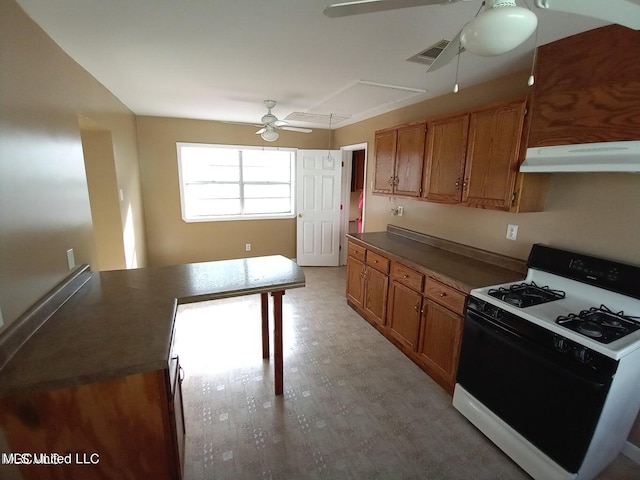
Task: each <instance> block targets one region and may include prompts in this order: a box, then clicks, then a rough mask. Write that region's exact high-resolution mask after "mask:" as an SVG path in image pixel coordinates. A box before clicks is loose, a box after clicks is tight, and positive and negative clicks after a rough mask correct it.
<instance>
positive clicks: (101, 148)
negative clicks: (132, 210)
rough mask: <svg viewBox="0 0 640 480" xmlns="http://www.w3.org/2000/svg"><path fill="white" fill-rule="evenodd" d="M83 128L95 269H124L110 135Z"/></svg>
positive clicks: (96, 129)
mask: <svg viewBox="0 0 640 480" xmlns="http://www.w3.org/2000/svg"><path fill="white" fill-rule="evenodd" d="M82 124H83V122H82V121H81V122H80V128H81V133H80V137H81V139H82V152H83V155H84V166H85V170H86V172H87V185H88V188H89V203H90V205H91V219H92V221H93V222H92V223H93V235H94V240H95V248H96V262H97V269H98V270H113V269H117V268H125V267H126V264H125V256H124V243H123V242H122V238H123V232H122V219H121V216H120V205H119V204H120V202H119V199H118V188H117V185H118V181H117V176H116V168H115V162H114V159H113V147H112V145H113V143H112V139H111V132H109V131H108V130H102V129H99V128H87V127H84V126H83V125H82Z"/></svg>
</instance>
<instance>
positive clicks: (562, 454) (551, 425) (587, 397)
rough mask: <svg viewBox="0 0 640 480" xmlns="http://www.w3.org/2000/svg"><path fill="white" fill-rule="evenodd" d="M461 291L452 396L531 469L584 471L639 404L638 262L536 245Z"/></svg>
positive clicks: (568, 475)
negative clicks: (524, 258)
mask: <svg viewBox="0 0 640 480" xmlns="http://www.w3.org/2000/svg"><path fill="white" fill-rule="evenodd" d="M527 264H528V266H529V270H528V272H527V277H526V278H525V279H524V280H523V281H521V282H513V283H507V284H504V285H494V286H491V287H484V288H478V289H475V290H472V291H471V294H470V296H469V298H468V301H467V308H466V314H465V325H464V334H463V342H462V351H461V356H460V366H459V370H458V378H457V384H456V389H455V393H454V402H453V403H454V406H455V407H456V408H457V409H458V410H460V411H461V412H462V413H463V415H465V416H466V417H467V418H468V419H469V420H470V421H471V422H472V423H473V424H474V425H476V427H478V428H479V429H480V430H481V431H482V432H483V433H485V435H487V436H488V437H489V438H490V439H491V440H492V441H494V443H496V444H497V445H498V446H499V447H500V448H502V449H503V450H504V451H505V453H507V454H508V455H509V456H511V457H512V458H513V459H514V461H516V463H518V464H519V465H520V466H521V467H522V468H523V469H524V470H525V471H527V472H528V473H529V474H530V475H531V476H533V477H534V478H536V479H544V480H548V479H555V478H557V479H563V480H568V479H576V478H579V479H591V478H593V477H595V476H596V475H597V474H598V472H600V471H601V470H602V469H603V468H605V467H606V466H607V465H608V464H609V463H610V462H611V461H612V460H613V459H614V458H615V457H616V456H617V455H618V454H619V452H620V451H621V449H622V448H623V446H624V444H625V442H626V438H627V436H628V434H629V431H630V429H631V427H632V426H633V422H634V420H635V418H636V415H637V414H638V410H639V409H640V267H636V266H632V265H626V264H621V263H619V262H613V261H609V260H604V259H601V258H596V257H591V256H588V255H582V254H578V253H573V252H568V251H564V250H559V249H555V248H551V247H547V246H544V245H534V246H533V248H532V251H531V254H530V255H529V260H528V262H527Z"/></svg>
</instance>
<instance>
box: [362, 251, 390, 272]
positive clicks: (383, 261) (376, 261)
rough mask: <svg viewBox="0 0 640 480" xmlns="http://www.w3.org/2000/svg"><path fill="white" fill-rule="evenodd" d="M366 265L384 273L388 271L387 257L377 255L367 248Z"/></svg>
mask: <svg viewBox="0 0 640 480" xmlns="http://www.w3.org/2000/svg"><path fill="white" fill-rule="evenodd" d="M367 265H369V266H370V267H373V268H375V269H376V270H379V271H380V272H382V273H384V274H388V273H389V259H388V258H386V257H383V256H382V255H378V254H377V253H375V252H372V251H371V250H367Z"/></svg>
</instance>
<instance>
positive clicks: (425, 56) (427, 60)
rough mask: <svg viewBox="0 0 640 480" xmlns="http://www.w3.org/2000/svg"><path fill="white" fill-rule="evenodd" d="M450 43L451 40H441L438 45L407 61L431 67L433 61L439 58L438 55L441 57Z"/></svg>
mask: <svg viewBox="0 0 640 480" xmlns="http://www.w3.org/2000/svg"><path fill="white" fill-rule="evenodd" d="M449 43H451V42H450V40H444V39H443V40H440V41H439V42H438V43H435V44H433V45H431V46H430V47H429V48H427V49H425V50H423V51H422V52H420V53H418V54H417V55H414V56H413V57H411V58H408V59H407V61H409V62H416V63H422V64H424V65H431V64H432V63H433V61H434V60H435V59H436V58H438V55H440V54H441V53H442V51H443V50H444V49H445V48H446V47H447V45H449Z"/></svg>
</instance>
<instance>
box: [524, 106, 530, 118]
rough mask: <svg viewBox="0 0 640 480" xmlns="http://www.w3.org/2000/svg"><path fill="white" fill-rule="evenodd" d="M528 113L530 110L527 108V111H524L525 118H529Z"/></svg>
mask: <svg viewBox="0 0 640 480" xmlns="http://www.w3.org/2000/svg"><path fill="white" fill-rule="evenodd" d="M527 113H529V109H528V108H525V109H524V116H525V117H526V116H527Z"/></svg>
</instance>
